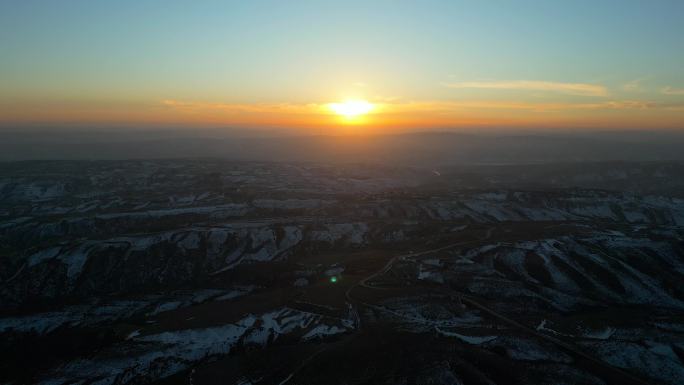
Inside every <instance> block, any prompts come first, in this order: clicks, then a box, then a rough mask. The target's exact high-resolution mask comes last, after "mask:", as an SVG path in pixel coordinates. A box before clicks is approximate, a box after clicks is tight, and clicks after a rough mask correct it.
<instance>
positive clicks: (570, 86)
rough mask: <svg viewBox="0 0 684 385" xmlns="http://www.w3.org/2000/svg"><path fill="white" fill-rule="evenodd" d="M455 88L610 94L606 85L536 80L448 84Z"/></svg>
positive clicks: (598, 95)
mask: <svg viewBox="0 0 684 385" xmlns="http://www.w3.org/2000/svg"><path fill="white" fill-rule="evenodd" d="M446 87H448V88H454V89H487V90H523V91H546V92H557V93H561V94H566V95H576V96H594V97H605V96H608V90H607V89H606V87H604V86H602V85H597V84H587V83H559V82H545V81H534V80H512V81H490V82H456V83H448V84H446Z"/></svg>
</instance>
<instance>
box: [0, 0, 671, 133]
mask: <svg viewBox="0 0 684 385" xmlns="http://www.w3.org/2000/svg"><path fill="white" fill-rule="evenodd" d="M683 17H684V1H681V0H651V1H646V0H639V1H636V0H593V1H588V0H573V1H544V0H538V1H533V0H510V1H506V0H498V1H497V0H489V1H463V0H421V1H417V0H414V1H409V0H375V1H371V0H365V1H353V0H352V1H339V0H338V1H326V0H315V1H314V0H308V1H305V0H288V1H281V0H271V1H265V0H250V1H225V0H224V1H213V0H205V1H199V2H190V1H187V0H186V1H181V0H164V1H148V0H119V1H101V0H78V1H77V0H62V1H56V0H54V1H53V0H1V1H0V57H1V58H2V60H0V126H2V127H20V126H29V125H55V126H59V127H65V126H69V125H73V126H82V127H92V128H93V129H95V128H97V127H100V126H108V127H111V126H117V125H118V126H126V127H134V128H136V127H138V128H149V127H169V126H174V127H188V128H193V127H247V128H252V129H255V130H258V129H263V128H268V129H274V128H276V129H277V128H288V129H300V130H303V132H321V131H323V130H329V131H330V132H378V131H389V132H392V131H402V130H403V131H405V130H414V129H415V130H417V129H448V128H454V129H478V130H485V129H488V128H514V127H522V128H539V129H549V130H551V129H557V128H579V129H632V128H634V129H674V130H681V129H684V22H682V18H683ZM345 100H365V101H368V102H369V103H371V104H372V105H373V109H372V110H371V111H370V112H369V113H368V114H367V115H363V116H359V117H356V118H353V119H349V118H346V117H344V116H340V115H338V114H336V113H335V111H333V110H332V109H331V108H330V104H331V103H340V102H343V101H345Z"/></svg>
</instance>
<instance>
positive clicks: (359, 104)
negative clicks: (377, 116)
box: [328, 100, 374, 119]
mask: <svg viewBox="0 0 684 385" xmlns="http://www.w3.org/2000/svg"><path fill="white" fill-rule="evenodd" d="M328 107H330V109H331V110H332V111H333V112H335V113H336V114H337V115H340V116H344V117H345V118H347V119H353V118H356V117H358V116H361V115H366V114H367V113H369V112H371V111H372V110H373V108H374V106H373V104H371V103H369V102H367V101H365V100H345V101H344V102H342V103H331V104H329V105H328Z"/></svg>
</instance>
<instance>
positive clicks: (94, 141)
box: [0, 129, 684, 166]
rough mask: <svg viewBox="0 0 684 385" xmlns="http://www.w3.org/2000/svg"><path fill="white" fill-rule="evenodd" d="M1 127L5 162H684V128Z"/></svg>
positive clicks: (0, 149)
mask: <svg viewBox="0 0 684 385" xmlns="http://www.w3.org/2000/svg"><path fill="white" fill-rule="evenodd" d="M187 132H188V131H173V132H149V131H148V132H144V131H141V132H135V131H132V130H130V129H129V130H126V131H122V132H114V131H107V132H97V131H93V132H89V133H78V132H72V131H65V132H62V131H54V130H53V131H45V132H33V131H30V132H28V131H27V132H18V131H13V132H12V131H6V130H5V131H0V160H2V161H10V160H32V159H152V158H197V157H218V158H225V159H234V160H250V161H315V162H371V163H392V164H402V165H417V166H430V165H435V166H442V165H455V164H528V163H545V162H582V161H613V160H626V161H656V160H684V152H683V151H682V149H683V148H684V133H678V132H645V131H641V132H621V133H616V132H612V133H611V132H601V133H588V132H586V131H583V132H581V133H567V132H565V133H545V134H541V133H525V134H522V133H518V134H505V133H498V134H492V133H487V134H475V133H454V132H421V133H409V134H396V135H373V136H325V135H319V136H296V135H290V136H275V135H261V136H253V135H252V136H249V135H247V134H245V133H244V131H239V132H237V131H236V132H230V133H229V134H228V135H226V134H225V133H223V134H217V132H218V131H216V132H195V131H193V134H192V135H188V134H187Z"/></svg>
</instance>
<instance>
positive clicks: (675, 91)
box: [660, 86, 684, 95]
mask: <svg viewBox="0 0 684 385" xmlns="http://www.w3.org/2000/svg"><path fill="white" fill-rule="evenodd" d="M660 92H661V93H663V94H665V95H684V88H674V87H669V86H668V87H665V88H663V89H662V90H660Z"/></svg>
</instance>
